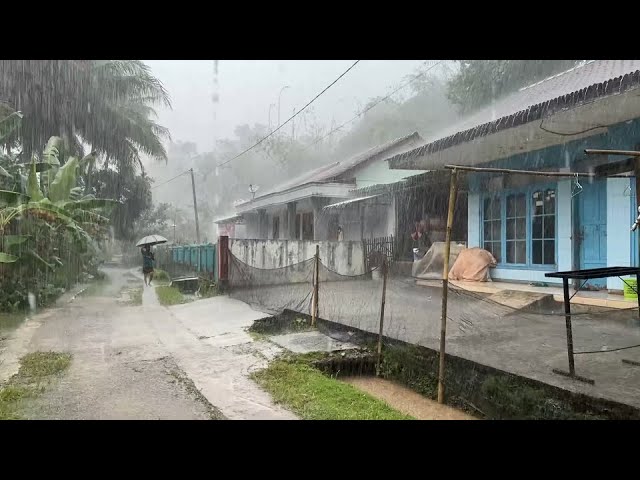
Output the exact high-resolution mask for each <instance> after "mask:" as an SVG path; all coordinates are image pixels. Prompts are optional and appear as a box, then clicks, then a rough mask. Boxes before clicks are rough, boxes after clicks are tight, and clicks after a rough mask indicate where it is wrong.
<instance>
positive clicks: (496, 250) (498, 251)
mask: <svg viewBox="0 0 640 480" xmlns="http://www.w3.org/2000/svg"><path fill="white" fill-rule="evenodd" d="M491 253H493V256H494V257H495V258H496V261H497V262H498V263H500V262H501V261H502V245H500V244H499V243H498V242H495V243H494V244H493V251H492V252H491Z"/></svg>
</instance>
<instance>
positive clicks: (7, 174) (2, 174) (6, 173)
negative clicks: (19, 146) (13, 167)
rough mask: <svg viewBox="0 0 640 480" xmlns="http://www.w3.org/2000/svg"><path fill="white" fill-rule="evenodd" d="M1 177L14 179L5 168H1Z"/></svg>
mask: <svg viewBox="0 0 640 480" xmlns="http://www.w3.org/2000/svg"><path fill="white" fill-rule="evenodd" d="M0 175H1V176H3V177H7V178H13V175H11V174H10V173H9V172H7V171H6V170H5V169H4V168H2V167H0Z"/></svg>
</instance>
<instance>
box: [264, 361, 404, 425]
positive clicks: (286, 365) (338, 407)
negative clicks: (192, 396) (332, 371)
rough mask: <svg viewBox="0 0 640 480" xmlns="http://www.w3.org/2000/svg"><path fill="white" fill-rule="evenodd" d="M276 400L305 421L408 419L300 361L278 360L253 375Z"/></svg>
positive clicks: (382, 403)
mask: <svg viewBox="0 0 640 480" xmlns="http://www.w3.org/2000/svg"><path fill="white" fill-rule="evenodd" d="M252 377H253V379H254V380H256V381H257V382H258V383H259V384H260V385H261V386H262V387H263V388H264V389H265V390H267V391H268V392H269V393H270V394H271V395H272V396H273V398H274V400H275V401H276V402H277V403H282V404H283V405H285V406H286V407H287V408H289V409H290V410H291V411H293V412H294V413H296V414H297V415H299V416H300V417H302V418H303V419H305V420H409V419H411V417H409V416H407V415H404V414H402V413H400V412H398V411H396V410H394V409H392V408H391V407H389V406H388V405H387V404H386V403H384V402H382V401H380V400H377V399H375V398H373V397H372V396H370V395H368V394H366V393H363V392H361V391H360V390H358V389H356V388H355V387H353V386H351V385H349V384H347V383H343V382H340V381H338V380H336V379H333V378H330V377H327V376H325V375H323V374H322V373H321V372H320V371H319V370H316V369H315V368H313V367H311V366H310V365H308V364H306V363H305V362H301V361H286V360H275V361H274V362H272V363H271V364H270V365H269V367H267V368H266V369H264V370H260V371H258V372H255V373H253V374H252Z"/></svg>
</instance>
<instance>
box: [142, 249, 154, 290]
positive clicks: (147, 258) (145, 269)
mask: <svg viewBox="0 0 640 480" xmlns="http://www.w3.org/2000/svg"><path fill="white" fill-rule="evenodd" d="M155 260H156V258H155V256H154V255H153V252H152V251H151V247H150V246H149V245H145V246H144V247H142V273H143V274H144V284H145V285H146V286H147V287H149V286H151V281H152V280H153V264H154V262H155Z"/></svg>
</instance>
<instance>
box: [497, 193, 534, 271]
mask: <svg viewBox="0 0 640 480" xmlns="http://www.w3.org/2000/svg"><path fill="white" fill-rule="evenodd" d="M506 219H507V232H506V241H507V259H506V262H507V263H515V264H524V263H527V196H526V195H525V194H524V193H517V194H511V195H507V216H506ZM494 256H495V255H494Z"/></svg>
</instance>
